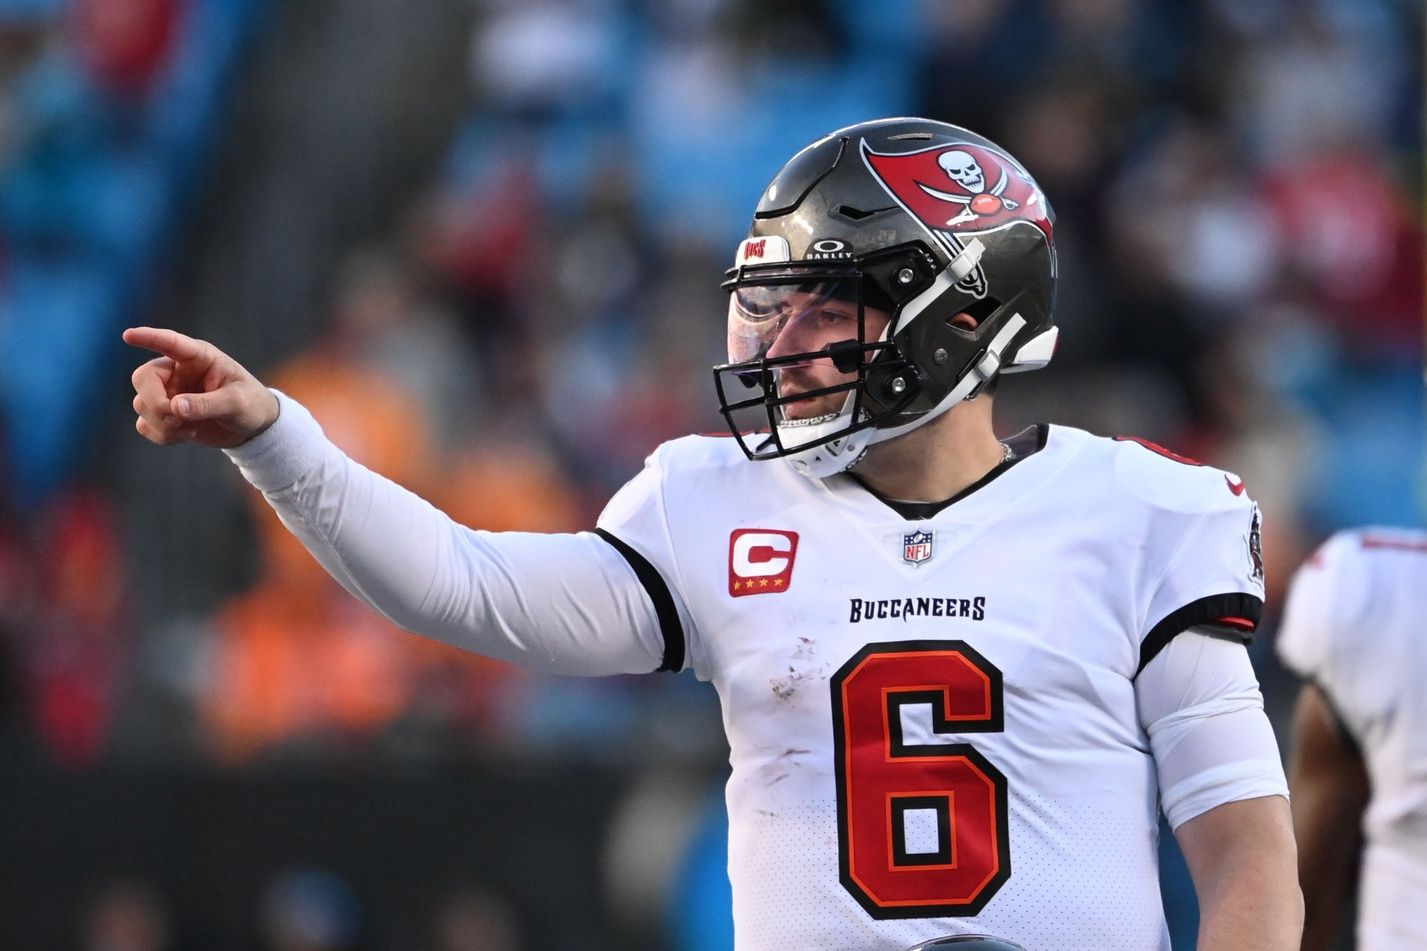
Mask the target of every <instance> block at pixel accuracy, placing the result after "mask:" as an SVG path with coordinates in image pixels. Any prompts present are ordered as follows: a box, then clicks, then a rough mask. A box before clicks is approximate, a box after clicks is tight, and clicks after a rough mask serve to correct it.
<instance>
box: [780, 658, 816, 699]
mask: <svg viewBox="0 0 1427 951" xmlns="http://www.w3.org/2000/svg"><path fill="white" fill-rule="evenodd" d="M826 672H827V665H826V664H824V665H823V666H822V667H819V668H818V669H817V670H797V669H795V668H793V667H789V668H788V676H786V677H775V678H773V679H772V680H770V681H768V684H769V686H771V687H772V688H773V695H774V696H775V697H777V698H778V699H779V700H791V699H792V698H793V695H794V694H796V693H797V692H798V688H799V687H801V686H802V685H803V684H804V683H806V682H807V681H809V680H816V679H817V678H819V677H822V676H825V675H826Z"/></svg>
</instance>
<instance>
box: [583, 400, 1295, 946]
mask: <svg viewBox="0 0 1427 951" xmlns="http://www.w3.org/2000/svg"><path fill="white" fill-rule="evenodd" d="M1023 438H1024V440H1025V442H1023V444H1022V445H1020V446H1018V449H1019V451H1020V453H1021V454H1023V455H1025V456H1026V458H1023V459H1020V460H1018V461H1017V462H1015V463H1013V464H1011V465H1009V466H1003V467H1001V468H1000V469H998V470H996V471H995V472H993V473H992V477H991V478H989V479H987V480H983V482H982V483H981V484H979V485H977V486H975V487H973V488H972V489H971V490H968V491H967V492H966V493H963V495H962V496H961V497H959V498H958V499H957V500H955V501H954V502H953V504H951V505H949V506H947V507H945V508H943V509H942V510H941V511H939V512H937V513H935V514H932V515H930V516H929V517H926V518H915V519H912V520H909V519H907V518H904V517H903V516H902V515H900V514H898V512H897V511H894V509H893V508H892V507H890V506H889V505H888V504H887V503H885V502H883V501H881V500H879V499H878V498H877V497H876V496H874V495H873V494H872V493H870V492H869V491H868V490H867V489H866V488H864V487H863V486H862V485H861V484H859V483H858V482H857V481H855V480H854V479H853V478H851V477H850V476H847V475H843V476H836V477H833V478H831V479H827V480H823V481H814V480H809V479H806V478H804V477H802V476H799V475H797V474H795V473H794V472H793V471H792V470H791V468H789V467H787V466H782V465H776V464H772V465H770V464H749V463H748V462H747V461H746V460H745V459H744V458H743V456H742V454H741V453H740V452H739V450H738V448H737V446H736V445H735V444H734V443H733V441H732V440H728V439H720V438H709V437H690V438H687V439H683V440H678V441H675V442H672V443H669V444H666V445H665V446H663V447H662V448H661V449H660V450H659V451H658V452H657V453H656V454H655V455H654V456H652V457H651V458H650V461H649V463H648V464H647V467H646V469H645V470H644V472H643V473H642V474H641V475H640V476H639V477H638V478H636V479H635V480H634V481H633V482H631V483H630V484H629V485H628V486H627V487H626V488H625V489H624V490H623V491H622V492H621V493H620V494H619V495H617V496H616V497H615V499H614V500H613V501H612V502H611V503H610V505H609V507H608V508H607V509H606V511H605V513H604V515H603V516H602V517H601V519H600V528H601V532H602V533H603V534H606V536H607V537H612V538H613V539H616V540H617V541H618V543H619V544H621V545H623V546H627V547H628V548H631V549H633V550H634V551H635V552H637V555H636V563H637V562H638V561H643V562H646V564H645V565H644V569H643V570H644V573H645V575H646V576H648V574H649V571H650V570H651V568H650V566H652V568H653V569H656V570H657V576H658V578H659V579H662V581H663V583H664V585H665V586H666V589H665V590H663V591H660V592H659V593H658V594H656V596H655V598H654V600H655V601H656V603H657V602H659V601H660V600H661V599H666V612H665V615H666V618H668V619H669V620H671V621H673V620H674V619H675V617H676V615H677V616H678V618H679V620H680V621H681V622H682V623H683V625H684V626H683V629H682V631H681V632H678V634H677V635H675V636H674V637H671V638H670V642H671V643H673V644H674V647H673V654H674V661H673V662H674V663H675V664H677V663H682V662H684V659H683V651H684V647H683V645H687V663H688V664H690V665H691V666H692V667H693V669H694V670H695V671H696V672H697V674H698V676H700V677H701V678H704V679H707V680H710V681H712V682H713V684H714V685H715V686H716V687H717V689H718V693H719V696H720V698H721V700H722V705H723V717H724V725H725V728H726V730H727V733H728V738H729V742H730V747H731V763H732V776H731V779H730V781H729V784H728V791H727V801H728V811H729V822H730V829H731V839H730V844H729V874H730V876H731V878H732V880H733V886H734V920H735V922H736V924H737V934H738V947H739V948H740V949H770V951H771V949H779V951H782V949H786V948H790V947H798V948H822V949H848V951H861V949H868V948H884V947H885V948H900V947H906V946H909V945H911V944H914V943H916V942H917V941H921V940H925V939H927V938H930V937H933V936H936V935H941V934H949V933H959V932H980V933H988V934H995V935H997V936H999V937H1005V938H1010V939H1014V940H1016V941H1018V942H1020V943H1022V944H1024V945H1026V946H1027V947H1029V948H1046V949H1058V951H1068V949H1073V948H1083V949H1100V951H1103V949H1105V948H1116V949H1152V948H1168V938H1167V935H1166V929H1165V923H1164V916H1163V911H1162V905H1161V900H1160V894H1159V889H1158V875H1157V864H1156V844H1157V834H1156V829H1157V815H1158V813H1157V801H1156V794H1157V787H1156V769H1155V763H1154V761H1153V759H1152V756H1151V750H1150V744H1149V741H1148V740H1147V737H1146V733H1145V730H1144V729H1143V728H1142V727H1141V724H1140V722H1139V720H1138V719H1137V714H1136V701H1135V678H1136V675H1137V673H1138V672H1139V671H1140V670H1141V669H1142V668H1143V667H1144V665H1145V664H1147V663H1148V662H1149V660H1150V659H1151V658H1152V657H1153V656H1154V655H1155V654H1156V653H1157V652H1158V651H1159V650H1160V649H1162V648H1163V647H1164V646H1165V645H1166V644H1167V643H1168V641H1169V640H1170V639H1171V638H1173V637H1174V636H1175V635H1177V634H1179V633H1180V632H1182V631H1184V630H1185V629H1186V628H1188V627H1190V626H1192V625H1200V624H1213V625H1217V626H1219V627H1220V628H1221V629H1224V630H1238V631H1243V632H1249V631H1251V630H1252V629H1253V627H1254V625H1255V623H1256V621H1257V619H1258V616H1259V611H1260V607H1261V604H1262V596H1263V586H1262V572H1261V567H1260V564H1261V563H1260V561H1259V558H1258V553H1257V541H1258V539H1257V531H1258V526H1257V517H1258V516H1257V511H1256V509H1255V507H1254V506H1253V504H1252V502H1251V501H1250V500H1249V499H1248V497H1247V496H1246V495H1245V494H1244V487H1243V484H1242V483H1241V482H1239V481H1238V480H1237V479H1236V478H1234V477H1233V476H1230V475H1227V474H1225V473H1223V472H1221V471H1219V470H1216V469H1212V468H1208V467H1204V466H1198V465H1193V464H1184V463H1182V462H1179V461H1174V460H1171V459H1169V458H1165V457H1164V456H1163V455H1161V454H1159V453H1157V452H1155V451H1153V450H1151V449H1150V448H1147V447H1146V446H1145V445H1138V444H1136V443H1135V442H1133V441H1114V440H1109V439H1102V438H1097V437H1093V436H1090V435H1089V434H1087V433H1084V432H1081V431H1078V430H1073V429H1067V428H1062V427H1048V428H1047V427H1042V428H1040V429H1039V430H1035V431H1028V433H1027V434H1024V436H1023ZM1036 441H1040V442H1042V443H1043V445H1042V446H1039V447H1038V446H1036V445H1034V443H1035V442H1036ZM1037 449H1039V451H1036V450H1037ZM1032 453H1033V454H1032ZM636 566H637V565H636ZM637 568H638V566H637ZM669 602H672V603H669ZM1240 653H1242V651H1240ZM668 660H669V655H668V654H666V662H667V661H668ZM1280 782H1281V780H1280ZM1271 791H1272V792H1277V791H1279V790H1278V789H1274V790H1271ZM1259 794H1263V793H1262V792H1260V793H1259ZM1111 909H1112V910H1111Z"/></svg>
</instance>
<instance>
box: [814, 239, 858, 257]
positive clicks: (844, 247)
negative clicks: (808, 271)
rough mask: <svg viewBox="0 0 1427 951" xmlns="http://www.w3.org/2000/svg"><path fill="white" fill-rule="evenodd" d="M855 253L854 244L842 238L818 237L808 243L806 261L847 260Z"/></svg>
mask: <svg viewBox="0 0 1427 951" xmlns="http://www.w3.org/2000/svg"><path fill="white" fill-rule="evenodd" d="M852 255H853V250H852V245H851V244H850V243H848V242H846V241H844V240H842V239H841V238H817V239H815V240H814V241H813V242H812V243H811V244H809V245H808V250H807V252H806V253H805V254H804V255H803V260H804V261H846V260H850V259H851V258H852Z"/></svg>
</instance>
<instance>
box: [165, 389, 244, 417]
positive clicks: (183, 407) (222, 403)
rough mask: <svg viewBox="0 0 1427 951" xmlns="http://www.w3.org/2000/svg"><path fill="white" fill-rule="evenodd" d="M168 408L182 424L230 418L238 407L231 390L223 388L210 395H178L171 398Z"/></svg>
mask: <svg viewBox="0 0 1427 951" xmlns="http://www.w3.org/2000/svg"><path fill="white" fill-rule="evenodd" d="M169 408H170V409H171V410H172V411H173V415H175V416H177V417H178V418H179V419H181V420H183V421H184V422H189V423H201V422H206V421H208V420H222V419H223V418H225V417H228V416H232V415H234V414H236V413H237V411H238V409H239V406H238V400H237V397H236V396H235V395H234V393H233V390H232V388H231V387H226V386H225V387H219V388H218V389H216V390H213V391H212V392H210V393H180V394H179V395H177V396H175V397H174V398H173V400H172V401H171V403H170V407H169Z"/></svg>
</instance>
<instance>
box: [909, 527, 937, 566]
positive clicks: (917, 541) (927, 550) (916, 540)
mask: <svg viewBox="0 0 1427 951" xmlns="http://www.w3.org/2000/svg"><path fill="white" fill-rule="evenodd" d="M931 556H932V533H931V532H912V533H911V534H910V535H903V536H902V560H903V561H905V562H906V563H907V564H909V565H920V564H921V563H922V562H924V561H926V560H927V559H928V558H930V557H931Z"/></svg>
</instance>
